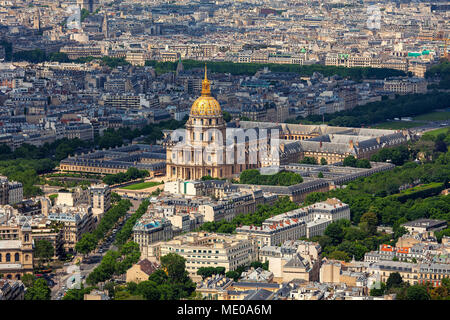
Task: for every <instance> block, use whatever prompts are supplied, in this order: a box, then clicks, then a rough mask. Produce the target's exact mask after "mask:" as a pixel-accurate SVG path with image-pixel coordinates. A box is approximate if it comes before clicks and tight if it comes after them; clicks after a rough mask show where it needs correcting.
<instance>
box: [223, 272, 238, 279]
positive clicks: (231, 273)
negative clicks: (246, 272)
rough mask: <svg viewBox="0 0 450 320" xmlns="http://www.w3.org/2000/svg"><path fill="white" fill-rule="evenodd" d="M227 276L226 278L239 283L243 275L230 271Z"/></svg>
mask: <svg viewBox="0 0 450 320" xmlns="http://www.w3.org/2000/svg"><path fill="white" fill-rule="evenodd" d="M225 276H226V277H227V278H231V279H233V280H234V281H238V280H239V278H240V276H241V274H240V273H239V272H236V271H228V272H227V273H226V274H225Z"/></svg>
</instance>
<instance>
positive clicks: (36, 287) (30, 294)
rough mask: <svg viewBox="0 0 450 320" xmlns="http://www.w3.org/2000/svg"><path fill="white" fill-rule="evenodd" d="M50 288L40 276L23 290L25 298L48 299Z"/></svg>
mask: <svg viewBox="0 0 450 320" xmlns="http://www.w3.org/2000/svg"><path fill="white" fill-rule="evenodd" d="M50 297H51V290H50V288H49V287H48V285H47V281H45V280H44V279H42V278H39V279H37V280H36V281H34V283H33V285H32V286H31V287H28V289H27V291H26V292H25V300H50Z"/></svg>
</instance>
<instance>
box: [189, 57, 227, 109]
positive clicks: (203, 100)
mask: <svg viewBox="0 0 450 320" xmlns="http://www.w3.org/2000/svg"><path fill="white" fill-rule="evenodd" d="M191 115H193V116H221V115H222V109H221V108H220V104H219V102H218V101H217V100H216V99H214V97H212V96H211V89H210V84H209V81H208V77H207V71H206V66H205V79H203V81H202V95H201V96H200V97H198V98H197V100H195V101H194V103H193V104H192V107H191Z"/></svg>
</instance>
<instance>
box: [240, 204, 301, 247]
mask: <svg viewBox="0 0 450 320" xmlns="http://www.w3.org/2000/svg"><path fill="white" fill-rule="evenodd" d="M236 232H237V233H238V234H246V235H252V236H254V237H255V238H256V241H257V243H258V249H261V248H262V247H264V246H277V245H279V244H281V243H283V242H285V241H286V240H297V239H300V238H301V237H304V236H306V223H305V222H304V221H302V220H300V219H298V218H291V217H290V215H289V214H287V213H284V214H281V215H277V216H275V217H273V218H270V219H267V220H265V221H264V222H263V224H262V226H253V225H252V226H242V227H239V228H236Z"/></svg>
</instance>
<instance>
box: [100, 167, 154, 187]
mask: <svg viewBox="0 0 450 320" xmlns="http://www.w3.org/2000/svg"><path fill="white" fill-rule="evenodd" d="M148 176H149V173H148V171H147V170H139V169H137V168H135V167H131V168H129V169H128V170H127V171H126V172H119V173H116V174H109V175H106V176H105V177H104V178H103V182H104V183H106V184H109V185H114V184H118V183H123V182H127V181H132V180H136V179H140V178H145V177H148Z"/></svg>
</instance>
